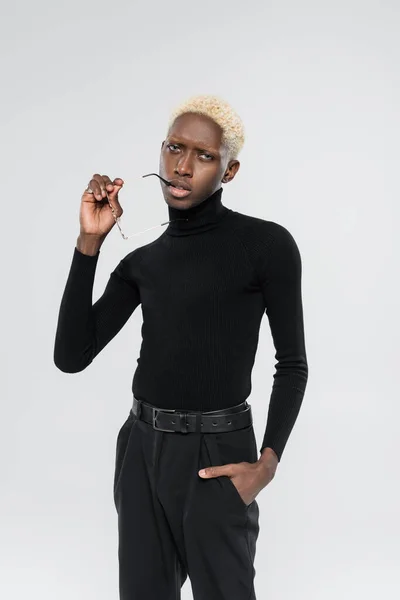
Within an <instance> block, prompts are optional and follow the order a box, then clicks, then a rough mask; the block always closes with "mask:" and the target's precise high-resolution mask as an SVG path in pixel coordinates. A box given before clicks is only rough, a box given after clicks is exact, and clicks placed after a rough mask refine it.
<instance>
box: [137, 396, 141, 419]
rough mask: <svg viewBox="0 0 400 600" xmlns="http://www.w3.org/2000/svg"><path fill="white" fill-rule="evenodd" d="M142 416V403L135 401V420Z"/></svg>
mask: <svg viewBox="0 0 400 600" xmlns="http://www.w3.org/2000/svg"><path fill="white" fill-rule="evenodd" d="M141 414H142V402H141V400H137V413H136V418H137V419H140V415H141Z"/></svg>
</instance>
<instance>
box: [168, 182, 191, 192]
mask: <svg viewBox="0 0 400 600" xmlns="http://www.w3.org/2000/svg"><path fill="white" fill-rule="evenodd" d="M169 183H170V184H171V185H172V186H173V187H174V188H178V189H181V190H187V191H188V192H190V191H191V190H192V188H191V187H190V185H189V184H188V183H186V182H185V181H180V180H179V179H170V180H169Z"/></svg>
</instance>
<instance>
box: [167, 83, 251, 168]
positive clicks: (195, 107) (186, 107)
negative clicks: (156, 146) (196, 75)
mask: <svg viewBox="0 0 400 600" xmlns="http://www.w3.org/2000/svg"><path fill="white" fill-rule="evenodd" d="M188 112H193V113H198V114H201V115H206V116H207V117H210V118H211V119H213V121H215V123H217V124H218V125H219V126H220V127H221V128H222V144H223V145H224V146H225V147H226V148H227V150H228V161H229V160H232V159H237V157H238V154H239V152H240V151H241V149H242V147H243V144H244V140H245V133H244V126H243V122H242V120H241V119H240V117H239V115H238V114H237V113H236V112H235V111H234V110H233V108H232V107H231V106H230V104H228V102H226V101H225V100H223V99H222V98H219V97H218V96H212V95H209V94H201V95H198V96H192V97H191V98H189V99H187V100H185V101H184V102H182V104H180V105H179V106H177V107H176V108H175V109H174V110H173V111H172V113H171V115H170V118H169V121H168V130H167V135H168V133H169V130H170V128H171V126H172V125H173V123H174V121H175V119H177V118H178V117H179V116H180V115H183V114H184V113H188Z"/></svg>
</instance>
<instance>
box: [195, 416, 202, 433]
mask: <svg viewBox="0 0 400 600" xmlns="http://www.w3.org/2000/svg"><path fill="white" fill-rule="evenodd" d="M202 418H203V415H202V413H201V412H199V413H196V433H201V420H202Z"/></svg>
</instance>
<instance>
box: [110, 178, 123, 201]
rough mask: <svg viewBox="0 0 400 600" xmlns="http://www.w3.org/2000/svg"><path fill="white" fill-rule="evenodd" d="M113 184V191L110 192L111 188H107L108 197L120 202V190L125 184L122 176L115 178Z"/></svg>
mask: <svg viewBox="0 0 400 600" xmlns="http://www.w3.org/2000/svg"><path fill="white" fill-rule="evenodd" d="M111 185H112V190H111V192H110V190H109V189H108V190H107V191H108V197H109V199H110V200H111V199H112V200H116V201H117V202H118V192H119V191H120V189H121V188H122V186H123V185H124V181H123V179H121V178H120V177H116V178H115V179H114V182H113V183H112V184H111ZM107 187H108V186H107Z"/></svg>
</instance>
